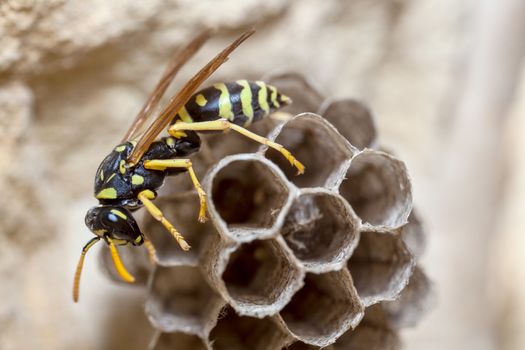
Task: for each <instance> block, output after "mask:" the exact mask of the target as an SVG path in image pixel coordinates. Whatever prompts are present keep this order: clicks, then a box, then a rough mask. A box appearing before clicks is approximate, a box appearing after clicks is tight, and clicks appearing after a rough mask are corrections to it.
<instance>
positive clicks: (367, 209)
mask: <svg viewBox="0 0 525 350" xmlns="http://www.w3.org/2000/svg"><path fill="white" fill-rule="evenodd" d="M339 193H340V194H341V195H342V196H343V197H344V198H345V199H346V200H347V201H348V202H349V203H350V205H351V206H352V208H354V210H355V212H356V213H357V215H359V217H360V218H361V219H362V220H363V222H364V223H365V224H369V225H372V226H380V227H385V228H398V227H400V226H402V225H404V224H406V223H407V218H408V215H409V214H410V211H411V209H412V189H411V185H410V180H409V178H408V175H407V170H406V167H405V165H404V163H403V162H401V161H399V160H397V159H396V158H394V157H393V156H391V155H389V154H387V153H384V152H379V151H372V150H365V151H362V152H361V153H359V154H357V155H356V156H355V157H354V158H353V159H352V162H351V164H350V168H349V169H348V171H347V173H346V177H345V180H344V181H343V182H342V183H341V186H340V187H339Z"/></svg>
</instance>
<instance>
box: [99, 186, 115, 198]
mask: <svg viewBox="0 0 525 350" xmlns="http://www.w3.org/2000/svg"><path fill="white" fill-rule="evenodd" d="M95 197H96V198H97V199H115V198H117V190H116V189H114V188H113V187H108V188H104V189H103V190H102V191H100V192H99V193H97V195H96V196H95Z"/></svg>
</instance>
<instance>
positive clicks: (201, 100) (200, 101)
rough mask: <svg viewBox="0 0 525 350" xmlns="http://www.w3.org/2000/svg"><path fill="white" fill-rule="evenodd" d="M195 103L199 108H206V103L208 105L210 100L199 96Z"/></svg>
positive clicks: (201, 95)
mask: <svg viewBox="0 0 525 350" xmlns="http://www.w3.org/2000/svg"><path fill="white" fill-rule="evenodd" d="M195 102H196V103H197V104H198V105H199V106H201V107H204V106H206V103H208V100H207V99H206V97H204V95H203V94H198V95H197V97H195Z"/></svg>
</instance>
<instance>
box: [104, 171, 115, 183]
mask: <svg viewBox="0 0 525 350" xmlns="http://www.w3.org/2000/svg"><path fill="white" fill-rule="evenodd" d="M115 175H117V174H115V173H113V174H111V175H110V176H109V177H108V179H107V180H106V183H108V182H110V181H111V179H112V178H114V177H115Z"/></svg>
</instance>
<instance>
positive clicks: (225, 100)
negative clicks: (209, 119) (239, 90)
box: [213, 83, 233, 120]
mask: <svg viewBox="0 0 525 350" xmlns="http://www.w3.org/2000/svg"><path fill="white" fill-rule="evenodd" d="M213 87H214V88H216V89H217V90H219V91H220V92H221V95H220V96H219V117H220V118H224V119H228V120H232V119H233V111H232V102H231V101H230V92H229V91H228V88H227V87H226V85H225V84H224V83H218V84H213Z"/></svg>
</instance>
